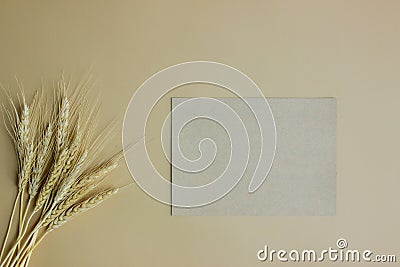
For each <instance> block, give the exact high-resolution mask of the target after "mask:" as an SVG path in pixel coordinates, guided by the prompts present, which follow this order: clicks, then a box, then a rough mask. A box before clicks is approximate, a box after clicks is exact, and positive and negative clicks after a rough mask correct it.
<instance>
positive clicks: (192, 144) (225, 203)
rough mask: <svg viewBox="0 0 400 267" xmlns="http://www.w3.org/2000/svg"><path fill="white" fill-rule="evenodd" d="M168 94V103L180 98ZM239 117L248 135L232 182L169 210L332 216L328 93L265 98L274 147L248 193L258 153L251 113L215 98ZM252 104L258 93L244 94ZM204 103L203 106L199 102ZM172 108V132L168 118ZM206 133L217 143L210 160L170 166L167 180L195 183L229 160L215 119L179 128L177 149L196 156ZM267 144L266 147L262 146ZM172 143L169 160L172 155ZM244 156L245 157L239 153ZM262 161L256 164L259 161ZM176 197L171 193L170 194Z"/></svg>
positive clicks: (332, 120) (332, 126)
mask: <svg viewBox="0 0 400 267" xmlns="http://www.w3.org/2000/svg"><path fill="white" fill-rule="evenodd" d="M185 100H186V99H185V98H173V99H172V107H176V106H177V105H178V104H179V103H182V102H183V101H185ZM218 100H221V101H223V102H224V103H225V104H228V105H229V106H230V107H231V108H232V109H233V110H234V111H235V112H236V113H237V114H238V115H239V116H240V118H241V119H242V121H243V122H244V124H245V126H246V129H247V131H248V135H249V140H250V151H251V153H250V157H249V164H248V167H247V169H246V171H245V173H244V175H243V177H242V179H241V181H240V182H239V183H238V185H237V186H236V187H235V188H234V189H233V190H232V191H231V192H230V193H228V194H227V195H226V196H224V197H223V198H222V199H220V200H219V201H216V202H214V203H212V204H209V205H206V206H202V207H197V208H176V207H173V208H172V214H173V215H335V212H336V206H335V203H336V100H335V99H334V98H309V99H306V98H269V99H268V102H269V104H270V107H271V109H272V112H273V115H274V118H275V124H276V131H277V146H276V154H275V159H274V162H273V165H272V168H271V171H270V173H269V175H268V177H267V179H266V180H265V182H264V184H263V185H262V186H261V187H260V188H259V189H258V190H257V191H256V192H255V193H252V194H249V192H248V185H249V182H250V179H251V176H252V173H253V172H254V169H255V168H256V164H257V159H258V156H259V153H260V140H261V139H260V136H259V133H258V128H257V122H256V120H255V117H254V115H253V114H252V113H251V111H250V109H249V108H248V107H247V106H246V104H245V103H244V102H243V101H242V100H240V99H236V98H219V99H218ZM248 100H249V101H253V102H255V103H257V102H260V103H261V101H262V99H259V98H249V99H248ZM204 108H207V107H204ZM181 115H183V114H179V112H173V113H172V128H173V130H172V132H174V127H176V126H175V125H174V118H175V121H177V120H178V119H177V118H178V116H181ZM204 138H211V139H212V140H214V142H215V143H216V145H217V149H218V151H217V156H216V158H215V161H214V162H213V164H212V165H210V167H209V168H208V169H206V170H204V171H203V172H200V173H187V172H183V171H181V170H179V169H177V168H174V167H172V180H173V182H174V183H177V184H179V185H184V186H198V185H202V184H206V183H209V182H211V181H213V179H215V178H217V177H218V176H219V175H220V174H221V173H222V172H223V171H224V168H226V166H227V163H228V161H229V155H230V154H229V153H230V152H229V151H230V143H229V138H228V135H227V133H226V132H225V131H224V129H223V128H222V127H221V126H220V125H219V124H217V123H215V122H212V121H211V120H209V119H203V118H199V119H196V120H194V121H192V122H190V123H188V124H187V125H186V126H185V127H184V128H183V129H182V131H181V133H180V139H179V144H180V148H181V150H182V153H183V154H184V155H185V156H186V157H187V158H189V159H191V160H194V159H196V158H198V157H199V156H200V154H199V153H200V152H199V150H198V144H199V142H200V140H202V139H204ZM265 149H271V148H265ZM174 153H176V151H174V147H172V161H173V160H174ZM244 158H245V157H244ZM261 164H262V163H261ZM177 197H180V196H179V195H177V194H174V192H172V198H177Z"/></svg>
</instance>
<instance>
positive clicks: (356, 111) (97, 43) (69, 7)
mask: <svg viewBox="0 0 400 267" xmlns="http://www.w3.org/2000/svg"><path fill="white" fill-rule="evenodd" d="M399 11H400V2H399V1H389V0H387V1H366V0H359V1H349V0H343V1H320V0H315V1H242V2H241V3H240V2H238V1H235V2H234V1H196V2H194V1H130V2H129V1H62V3H60V1H47V2H44V1H1V2H0V62H1V64H0V80H1V81H2V82H3V83H6V84H7V83H10V84H12V83H13V76H14V75H17V76H18V77H20V78H21V80H22V81H23V82H24V84H25V87H26V88H27V89H26V90H28V91H29V90H33V88H35V87H37V86H39V84H40V77H43V80H44V81H45V83H47V85H49V84H51V81H52V80H54V79H56V78H57V77H58V75H59V74H60V73H61V71H62V70H64V72H65V73H67V74H69V73H72V74H73V75H74V77H77V76H79V75H80V74H82V73H83V72H84V71H86V70H87V69H88V68H89V67H90V66H93V68H92V69H93V71H92V73H93V75H94V76H95V80H96V88H95V90H96V92H98V93H99V95H100V99H101V100H102V111H101V116H102V118H104V123H105V122H106V121H109V120H111V119H113V118H116V120H118V122H119V125H121V122H122V117H123V113H124V109H125V107H126V105H127V103H128V101H129V98H130V97H131V95H132V93H133V92H134V91H135V89H136V88H137V87H138V86H139V85H140V84H141V83H142V82H143V81H144V80H145V79H147V78H148V77H149V76H150V75H152V74H153V73H154V72H156V71H159V70H161V69H162V68H165V67H167V66H170V65H173V64H176V63H179V62H184V61H190V60H212V61H218V62H222V63H226V64H228V65H231V66H234V67H236V68H238V69H240V70H242V71H243V72H245V73H246V74H248V75H249V76H250V77H251V78H252V79H253V80H254V81H256V82H257V84H258V85H259V86H260V87H261V88H262V89H263V91H264V93H265V95H266V96H269V97H319V96H332V97H337V108H338V125H337V127H338V131H337V170H338V176H337V215H336V216H333V217H171V216H170V215H169V214H170V208H169V207H168V206H165V205H161V204H159V203H157V202H155V201H153V200H152V199H151V198H149V197H148V196H146V195H145V194H144V193H143V192H142V191H140V190H139V188H138V187H137V186H135V185H134V186H132V187H129V188H127V189H125V190H124V191H123V192H121V193H120V194H119V195H118V196H116V197H115V198H113V199H111V200H110V201H107V202H106V203H104V205H103V206H101V207H99V208H97V209H96V210H93V211H91V212H89V213H87V214H85V215H82V216H81V217H80V218H77V219H76V220H74V221H72V222H70V223H68V224H67V225H65V226H64V227H62V228H61V229H60V230H59V231H56V232H53V233H52V234H51V235H49V236H48V238H47V239H46V240H45V241H44V242H43V243H42V245H41V246H40V247H39V248H38V249H37V251H36V252H35V255H34V257H33V258H32V265H31V266H261V265H267V264H268V263H259V262H258V261H257V259H256V252H257V250H258V249H260V248H261V247H262V246H264V245H265V244H269V245H270V246H272V247H274V248H285V249H292V248H297V249H304V248H309V249H310V248H314V249H318V248H320V249H322V248H327V247H329V246H334V244H335V242H336V239H337V238H339V237H345V238H346V239H347V240H348V242H349V244H350V247H351V248H359V249H366V248H369V249H372V250H374V251H376V253H382V254H384V253H388V254H393V253H394V254H397V255H398V257H399V255H400V245H399V241H398V238H399V230H398V226H399V224H400V216H399V212H398V211H399V195H398V190H399V188H400V179H399V173H400V164H399V162H400V156H399V155H400V154H399V150H400V142H399V136H400V119H399V116H398V114H399V113H400V105H399V103H398V102H399V97H400V91H399V87H400V78H399V77H400V76H399V73H400V71H399V70H400V69H399V62H400V50H399V48H400V28H399V27H400V17H399V15H398V14H399ZM184 89H185V88H184V87H183V88H180V89H178V90H177V91H176V92H175V93H174V94H173V95H175V96H187V97H191V96H196V95H199V94H201V93H202V94H212V95H215V96H224V94H222V93H217V92H215V90H211V89H212V88H208V89H209V90H205V91H202V92H199V90H196V88H195V87H193V86H192V87H191V86H188V88H187V89H188V91H185V90H184ZM214 89H215V88H214ZM1 99H2V100H4V96H2V98H1ZM167 103H169V99H165V100H163V101H161V103H160V105H159V110H158V111H159V113H155V114H156V115H154V116H152V117H153V118H152V121H153V123H150V125H149V128H148V130H149V135H150V136H152V135H154V136H157V134H158V132H157V131H158V130H159V128H158V126H155V125H157V123H158V122H159V121H162V119H161V118H162V116H161V115H160V112H161V113H162V112H167V110H168V108H169V106H168V104H167ZM156 111H157V109H156ZM119 131H120V130H119ZM0 133H1V134H0V150H1V153H0V172H1V173H0V177H1V179H0V203H1V205H0V209H1V210H0V214H1V215H0V216H1V217H0V231H1V233H3V232H4V231H5V224H6V221H7V219H8V214H9V212H10V209H11V204H12V199H13V198H14V194H15V186H14V181H15V174H14V173H15V167H16V162H15V156H14V154H13V150H12V145H11V143H10V140H9V139H8V137H7V136H6V134H5V131H4V129H2V130H1V131H0ZM116 134H117V135H116V138H115V139H114V140H113V143H112V145H111V146H110V148H109V150H110V151H115V150H116V149H118V148H119V147H120V146H121V145H120V142H121V140H120V132H118V133H116ZM158 145H159V142H158V141H155V142H153V143H151V144H150V147H151V151H154V152H152V154H153V156H152V158H153V159H154V160H155V161H156V162H158V165H159V168H160V169H161V170H162V171H164V172H166V171H168V164H166V163H165V162H164V161H163V160H162V159H163V157H162V156H161V155H159V153H158V152H159V151H158V149H157V146H158ZM113 179H114V182H115V183H116V184H125V183H127V182H129V181H130V177H129V175H128V172H127V170H126V168H125V167H122V168H120V169H119V170H118V171H117V172H116V173H115V175H114V176H113ZM308 265H309V264H301V263H298V264H297V266H308ZM325 265H329V264H328V263H325V264H320V265H319V266H325ZM392 265H393V264H392ZM380 266H385V264H381V265H380Z"/></svg>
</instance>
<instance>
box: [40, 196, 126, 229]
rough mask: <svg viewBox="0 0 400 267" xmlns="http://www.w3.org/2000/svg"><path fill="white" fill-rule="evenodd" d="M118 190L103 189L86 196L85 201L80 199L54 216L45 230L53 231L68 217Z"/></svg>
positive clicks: (83, 210)
mask: <svg viewBox="0 0 400 267" xmlns="http://www.w3.org/2000/svg"><path fill="white" fill-rule="evenodd" d="M117 192H118V188H113V189H109V190H106V191H103V192H101V193H99V194H97V195H95V196H93V197H90V198H88V199H87V200H85V201H82V202H81V203H79V204H77V205H74V206H72V207H70V208H69V209H67V210H66V211H64V212H62V213H61V214H60V215H59V216H58V217H57V218H55V219H54V220H53V221H52V222H51V223H50V224H49V226H48V230H47V231H53V230H55V229H57V228H59V227H60V226H62V225H63V224H65V223H66V222H68V221H69V220H70V219H72V218H73V217H75V216H77V215H78V214H81V213H83V212H85V211H87V210H89V209H92V208H94V207H96V206H97V205H99V204H100V203H102V202H103V201H104V200H106V199H107V198H109V197H111V196H112V195H114V194H116V193H117Z"/></svg>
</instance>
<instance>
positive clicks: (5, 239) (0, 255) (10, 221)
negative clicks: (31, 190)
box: [0, 191, 21, 262]
mask: <svg viewBox="0 0 400 267" xmlns="http://www.w3.org/2000/svg"><path fill="white" fill-rule="evenodd" d="M20 195H21V192H20V191H19V192H18V194H17V195H16V196H15V201H14V207H13V209H12V212H11V216H10V220H9V222H8V226H7V232H6V236H5V238H4V240H3V245H2V247H1V254H0V262H1V259H2V257H3V253H4V250H5V248H6V244H7V240H8V236H9V235H10V230H11V225H12V221H13V218H14V213H15V209H16V207H17V203H18V200H19V197H20Z"/></svg>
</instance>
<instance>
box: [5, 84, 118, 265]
mask: <svg viewBox="0 0 400 267" xmlns="http://www.w3.org/2000/svg"><path fill="white" fill-rule="evenodd" d="M87 85H88V84H87V82H82V83H80V84H79V85H78V86H77V87H76V88H72V89H71V88H70V84H69V82H66V81H65V80H64V78H62V79H61V80H60V81H59V82H58V83H57V84H56V89H55V95H54V103H53V105H50V107H49V106H48V105H46V99H45V98H43V94H42V95H40V94H39V93H38V92H36V93H35V94H34V96H33V98H32V101H31V103H30V104H28V101H27V98H26V97H25V95H24V93H23V88H22V85H21V84H20V83H19V87H20V94H19V95H18V103H17V104H16V103H15V102H14V101H13V100H12V97H11V94H10V93H9V92H7V90H5V89H4V87H3V91H4V92H5V93H6V96H7V99H8V102H9V106H10V108H9V109H7V108H6V107H5V105H2V113H3V120H4V122H5V127H6V130H7V132H8V133H9V134H10V136H11V139H12V141H13V143H14V147H15V150H16V154H17V161H18V170H17V189H18V193H17V196H16V198H15V202H14V205H13V209H12V213H11V216H10V221H9V226H8V229H7V232H6V235H5V238H4V242H3V246H2V252H1V255H0V267H11V266H12V267H14V266H27V265H28V263H29V259H30V256H31V254H32V252H33V250H34V248H36V246H37V245H38V244H39V243H40V242H41V240H42V239H43V238H44V236H46V235H47V234H48V233H49V232H51V231H53V230H55V229H57V228H59V227H60V226H61V225H63V224H65V223H66V222H68V221H69V220H70V219H72V218H74V217H75V216H77V215H79V214H81V213H83V212H84V211H86V210H89V209H91V208H94V207H95V206H97V205H99V204H100V203H101V202H103V201H104V200H106V199H107V198H109V197H110V196H111V195H114V194H115V193H117V191H118V189H109V190H106V191H102V192H100V193H95V191H96V188H97V187H98V185H99V184H100V183H101V182H102V181H103V180H104V179H105V178H106V177H107V176H108V175H109V174H110V172H111V171H112V170H114V169H115V168H116V167H117V166H118V161H119V159H120V158H121V154H122V153H121V152H119V153H117V154H116V155H114V156H112V157H110V158H109V159H106V160H103V161H101V162H100V163H94V160H95V158H96V157H97V156H98V155H99V154H100V153H99V152H100V151H101V150H102V148H103V143H104V141H105V139H107V137H108V136H109V132H107V131H105V132H103V133H102V134H100V135H95V133H94V131H95V122H96V117H97V114H98V106H94V107H93V108H91V109H87V106H86V105H87V104H88V101H87V100H86V98H85V96H86V93H85V92H82V91H83V90H84V89H85V88H86V86H87ZM71 90H73V91H72V93H71ZM109 129H110V128H108V130H109ZM24 192H27V196H28V198H27V199H25V198H24V194H25V193H24ZM88 195H89V197H88ZM90 195H91V196H90ZM25 201H27V203H25ZM18 203H19V204H20V205H19V206H20V209H19V210H20V214H19V223H18V226H19V230H18V235H17V238H16V239H15V240H14V241H13V243H12V246H11V248H10V249H9V250H8V253H7V255H6V256H5V257H4V258H3V257H2V256H3V253H4V252H5V248H6V245H7V241H8V237H9V233H10V229H11V226H12V223H13V217H14V213H15V211H16V207H17V206H18ZM31 203H33V207H32V209H31V207H30V204H31ZM28 214H29V217H28V219H26V217H27V215H28ZM36 214H39V215H38V216H35V215H36ZM35 217H36V218H37V219H35V220H34V218H35ZM41 232H43V234H42V236H41V237H40V238H39V239H38V240H37V237H38V235H39V236H40V233H41ZM21 264H22V265H21Z"/></svg>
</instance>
